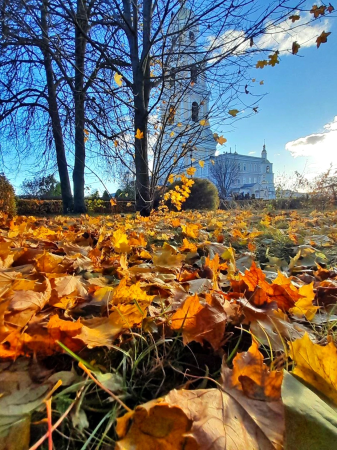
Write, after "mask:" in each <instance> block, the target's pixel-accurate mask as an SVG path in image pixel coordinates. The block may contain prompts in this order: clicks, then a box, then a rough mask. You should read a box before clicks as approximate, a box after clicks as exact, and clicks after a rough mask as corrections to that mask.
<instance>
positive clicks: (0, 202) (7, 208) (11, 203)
mask: <svg viewBox="0 0 337 450" xmlns="http://www.w3.org/2000/svg"><path fill="white" fill-rule="evenodd" d="M0 211H4V212H6V213H9V214H15V211H16V204H15V191H14V188H13V186H12V185H11V183H10V182H9V181H8V180H7V178H6V177H5V175H3V174H0Z"/></svg>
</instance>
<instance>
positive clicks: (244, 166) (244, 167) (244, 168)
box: [243, 164, 246, 172]
mask: <svg viewBox="0 0 337 450" xmlns="http://www.w3.org/2000/svg"><path fill="white" fill-rule="evenodd" d="M243 170H244V172H246V164H244V165H243Z"/></svg>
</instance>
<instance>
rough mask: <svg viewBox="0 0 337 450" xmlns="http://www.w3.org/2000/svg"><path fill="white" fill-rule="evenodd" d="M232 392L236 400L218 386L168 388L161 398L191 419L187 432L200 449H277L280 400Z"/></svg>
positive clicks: (281, 428)
mask: <svg viewBox="0 0 337 450" xmlns="http://www.w3.org/2000/svg"><path fill="white" fill-rule="evenodd" d="M233 391H234V392H235V393H236V392H238V393H239V397H238V398H239V400H237V399H236V397H234V396H232V395H231V393H227V392H222V391H221V390H219V389H198V390H194V391H185V390H180V391H177V390H172V391H171V392H170V393H169V394H168V395H167V396H166V397H165V398H164V400H165V401H166V402H167V403H169V404H170V405H179V407H180V408H181V409H182V410H183V411H184V413H185V414H186V416H187V417H188V418H189V419H190V420H192V422H193V423H192V428H191V431H190V432H189V435H190V436H192V437H194V438H195V440H196V441H197V443H198V444H199V447H200V449H212V450H224V449H226V450H257V449H261V450H262V449H263V450H275V448H276V449H281V448H282V446H281V445H280V444H279V442H280V441H281V442H282V439H283V427H284V425H283V423H284V419H283V411H282V408H280V403H279V402H261V401H258V400H251V399H248V398H246V397H244V395H243V394H242V393H241V392H239V391H236V390H235V389H233ZM240 395H241V397H240ZM243 397H244V399H243ZM241 403H242V404H241Z"/></svg>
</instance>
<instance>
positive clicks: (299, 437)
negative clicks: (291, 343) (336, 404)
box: [282, 372, 337, 450]
mask: <svg viewBox="0 0 337 450" xmlns="http://www.w3.org/2000/svg"><path fill="white" fill-rule="evenodd" d="M282 400H283V404H284V409H285V434H284V447H285V448H286V449H288V450H291V449H296V450H308V449H310V450H316V449H317V450H330V449H333V448H335V447H336V442H337V415H336V411H335V410H334V409H333V408H331V407H330V406H329V405H328V404H326V403H325V402H324V401H323V400H322V399H321V398H319V397H318V396H317V395H316V394H315V393H314V392H312V391H311V390H310V389H308V388H307V387H306V386H305V385H304V384H303V383H301V382H300V381H299V380H298V379H296V378H295V377H294V376H292V375H290V373H288V372H285V374H284V380H283V384H282Z"/></svg>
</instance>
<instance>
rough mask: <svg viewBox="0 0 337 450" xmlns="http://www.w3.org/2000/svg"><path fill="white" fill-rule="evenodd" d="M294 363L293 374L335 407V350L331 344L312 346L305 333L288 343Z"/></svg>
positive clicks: (336, 385) (336, 365) (336, 397)
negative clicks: (330, 401)
mask: <svg viewBox="0 0 337 450" xmlns="http://www.w3.org/2000/svg"><path fill="white" fill-rule="evenodd" d="M289 353H290V356H291V358H292V359H293V360H294V362H295V368H294V370H293V374H294V375H296V376H298V377H299V378H301V379H302V380H304V381H305V382H306V383H308V384H310V385H311V386H313V387H314V388H315V389H317V390H318V391H319V392H321V393H322V394H324V395H325V396H326V397H328V398H329V399H330V400H332V401H333V402H334V403H335V404H336V405H337V348H336V346H335V344H334V343H333V342H329V343H328V345H326V346H325V347H323V346H321V345H318V344H314V343H313V342H312V341H311V339H310V338H309V336H308V334H307V333H306V334H305V335H304V336H303V337H302V338H301V339H297V340H296V341H294V342H292V343H289Z"/></svg>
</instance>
